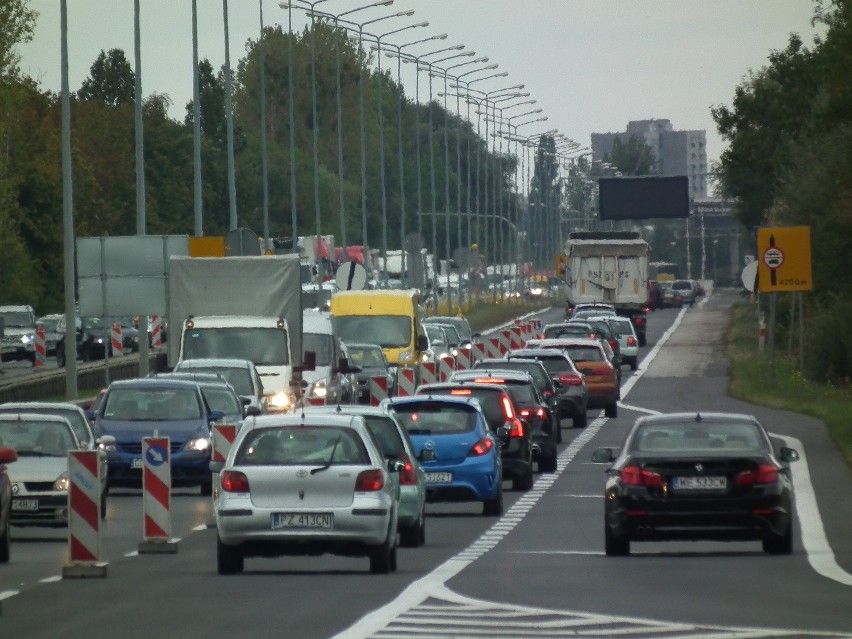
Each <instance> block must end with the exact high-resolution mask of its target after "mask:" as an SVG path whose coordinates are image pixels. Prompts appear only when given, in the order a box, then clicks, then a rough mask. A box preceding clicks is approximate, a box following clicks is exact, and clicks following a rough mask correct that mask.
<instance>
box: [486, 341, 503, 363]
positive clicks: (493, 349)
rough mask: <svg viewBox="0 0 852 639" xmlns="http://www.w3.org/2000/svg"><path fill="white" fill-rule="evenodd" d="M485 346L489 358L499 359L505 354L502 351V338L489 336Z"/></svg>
mask: <svg viewBox="0 0 852 639" xmlns="http://www.w3.org/2000/svg"><path fill="white" fill-rule="evenodd" d="M485 346H486V348H485V353H486V355H488V359H499V358H500V357H502V356H503V353H502V352H500V338H498V337H489V338H488V341H487V342H485Z"/></svg>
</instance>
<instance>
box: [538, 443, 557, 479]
mask: <svg viewBox="0 0 852 639" xmlns="http://www.w3.org/2000/svg"><path fill="white" fill-rule="evenodd" d="M557 452H558V451H557V450H556V447H555V446H554V447H553V450H552V451H551V452H550V454H549V455H548V456H547V457H544V458H542V459H540V460H539V462H538V469H539V470H540V471H541V472H543V473H555V472H556V457H557Z"/></svg>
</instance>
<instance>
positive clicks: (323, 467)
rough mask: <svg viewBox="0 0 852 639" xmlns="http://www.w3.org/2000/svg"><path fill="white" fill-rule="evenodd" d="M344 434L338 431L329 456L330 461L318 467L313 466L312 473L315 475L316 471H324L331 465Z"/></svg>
mask: <svg viewBox="0 0 852 639" xmlns="http://www.w3.org/2000/svg"><path fill="white" fill-rule="evenodd" d="M342 436H343V433H338V435H337V439H336V440H335V442H334V446H332V447H331V455H329V456H328V461H327V462H326V463H325V464H324V465H322V466H318V467H316V468H311V475H315V474H316V473H319V472H322V471H323V470H328V468H329V467H330V466H331V460H332V459H334V453H335V452H336V451H337V445H338V444H339V443H340V438H341V437H342Z"/></svg>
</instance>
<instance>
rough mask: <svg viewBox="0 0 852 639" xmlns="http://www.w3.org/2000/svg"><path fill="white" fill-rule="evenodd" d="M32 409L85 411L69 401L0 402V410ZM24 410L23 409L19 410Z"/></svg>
mask: <svg viewBox="0 0 852 639" xmlns="http://www.w3.org/2000/svg"><path fill="white" fill-rule="evenodd" d="M7 408H9V409H16V410H17V409H23V408H27V409H33V410H39V409H40V408H43V409H45V410H67V411H73V412H77V411H79V412H85V411H83V409H82V408H80V407H79V406H77V404H73V403H71V402H3V403H2V404H0V410H5V409H7ZM20 412H25V411H20Z"/></svg>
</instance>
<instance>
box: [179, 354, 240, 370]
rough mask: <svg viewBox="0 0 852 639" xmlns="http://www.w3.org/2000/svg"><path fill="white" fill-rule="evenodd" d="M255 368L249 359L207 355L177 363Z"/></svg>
mask: <svg viewBox="0 0 852 639" xmlns="http://www.w3.org/2000/svg"><path fill="white" fill-rule="evenodd" d="M208 367H209V368H254V363H253V362H252V361H251V360H248V359H231V358H224V357H221V358H214V357H205V358H198V359H185V360H182V361H180V362H178V363H177V364H176V365H175V369H178V368H208Z"/></svg>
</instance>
